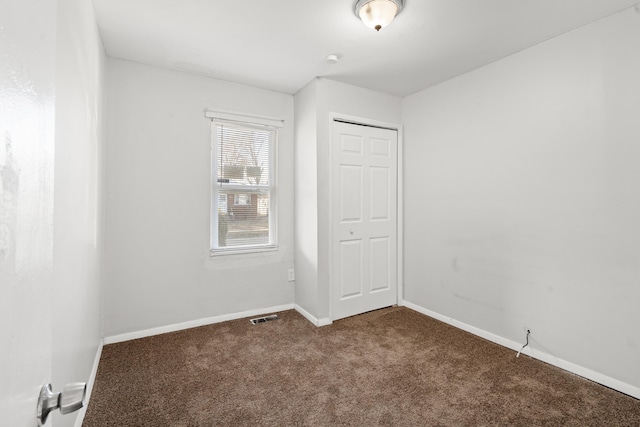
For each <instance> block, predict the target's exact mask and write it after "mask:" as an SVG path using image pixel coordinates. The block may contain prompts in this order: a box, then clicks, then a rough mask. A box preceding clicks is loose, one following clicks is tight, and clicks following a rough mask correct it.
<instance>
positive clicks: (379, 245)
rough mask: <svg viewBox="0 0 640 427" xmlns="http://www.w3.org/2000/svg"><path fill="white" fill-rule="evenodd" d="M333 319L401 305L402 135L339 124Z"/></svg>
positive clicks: (336, 128) (334, 186)
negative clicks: (399, 216)
mask: <svg viewBox="0 0 640 427" xmlns="http://www.w3.org/2000/svg"><path fill="white" fill-rule="evenodd" d="M332 129H333V131H332V144H333V147H332V148H333V150H332V151H333V164H332V168H333V170H332V174H331V175H332V181H333V182H332V190H333V191H332V236H331V239H332V240H331V244H332V271H331V276H332V277H331V280H332V295H333V296H332V300H333V301H332V318H333V320H336V319H341V318H343V317H348V316H353V315H355V314H359V313H364V312H367V311H371V310H376V309H378V308H383V307H388V306H391V305H393V304H396V303H397V301H398V296H397V268H398V266H397V240H398V239H397V229H398V228H397V187H398V185H397V182H398V164H397V163H398V134H397V131H395V130H389V129H381V128H376V127H369V126H362V125H354V124H350V123H342V122H333V127H332Z"/></svg>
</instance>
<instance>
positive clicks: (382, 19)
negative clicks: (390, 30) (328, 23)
mask: <svg viewBox="0 0 640 427" xmlns="http://www.w3.org/2000/svg"><path fill="white" fill-rule="evenodd" d="M402 6H404V1H402V0H358V1H357V2H356V4H355V6H354V9H355V13H356V15H358V16H359V17H360V19H362V22H364V24H365V25H366V26H367V27H369V28H373V29H374V30H376V31H380V29H381V28H384V27H386V26H387V25H389V24H390V23H391V21H393V18H395V16H396V15H397V14H398V13H399V12H400V10H401V9H402Z"/></svg>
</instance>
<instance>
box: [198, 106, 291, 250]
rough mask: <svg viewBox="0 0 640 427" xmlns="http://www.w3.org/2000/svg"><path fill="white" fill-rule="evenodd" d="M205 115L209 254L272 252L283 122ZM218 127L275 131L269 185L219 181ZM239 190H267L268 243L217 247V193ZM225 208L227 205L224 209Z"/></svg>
mask: <svg viewBox="0 0 640 427" xmlns="http://www.w3.org/2000/svg"><path fill="white" fill-rule="evenodd" d="M205 116H206V117H207V118H210V119H211V174H210V175H211V213H210V215H209V221H210V230H211V234H210V246H209V248H210V255H211V256H218V255H229V254H243V253H254V252H266V251H273V250H276V249H277V248H278V232H277V206H278V203H277V199H278V195H277V188H278V184H277V168H278V155H277V153H278V130H279V128H282V127H283V126H284V121H283V120H281V119H278V118H273V117H266V116H248V115H244V114H239V113H229V112H220V111H213V110H205ZM217 125H227V126H238V127H242V128H247V129H257V130H270V131H273V132H274V138H273V139H274V140H273V144H271V145H270V147H269V150H270V151H269V185H268V187H266V189H265V187H264V186H248V185H234V184H229V183H224V184H222V185H221V183H219V182H218V178H220V177H219V176H218V156H217V152H218V139H219V138H218V135H217V134H216V132H217V129H219V128H218V127H217ZM221 189H224V190H227V191H229V190H231V191H233V190H238V191H247V192H251V191H258V192H260V191H266V192H268V193H269V242H268V243H265V244H259V245H250V246H236V247H233V246H232V247H225V248H220V247H218V204H219V197H218V196H219V194H220V190H221ZM227 209H228V206H227Z"/></svg>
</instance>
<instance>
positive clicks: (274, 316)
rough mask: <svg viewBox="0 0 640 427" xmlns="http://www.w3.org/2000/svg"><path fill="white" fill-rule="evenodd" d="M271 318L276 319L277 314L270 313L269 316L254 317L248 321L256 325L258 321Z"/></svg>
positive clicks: (268, 320)
mask: <svg viewBox="0 0 640 427" xmlns="http://www.w3.org/2000/svg"><path fill="white" fill-rule="evenodd" d="M272 320H278V315H277V314H272V315H271V316H264V317H256V318H255V319H251V320H249V322H251V324H252V325H257V324H258V323H264V322H270V321H272Z"/></svg>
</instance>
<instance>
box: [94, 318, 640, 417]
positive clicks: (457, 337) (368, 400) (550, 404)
mask: <svg viewBox="0 0 640 427" xmlns="http://www.w3.org/2000/svg"><path fill="white" fill-rule="evenodd" d="M279 315H280V317H281V318H280V320H276V321H273V322H268V323H262V324H258V325H255V326H253V325H251V324H250V323H249V321H248V320H247V319H242V320H235V321H230V322H225V323H219V324H215V325H210V326H203V327H200V328H194V329H190V330H186V331H181V332H174V333H169V334H164V335H159V336H154V337H149V338H144V339H139V340H134V341H129V342H124V343H119V344H112V345H107V346H105V347H104V350H103V352H102V358H101V360H100V365H99V368H98V375H97V378H96V382H95V386H94V389H93V394H92V396H91V401H90V404H89V407H88V410H87V414H86V417H85V420H84V424H83V426H84V427H95V426H100V427H102V426H118V427H122V426H172V427H173V426H175V427H178V426H341V425H342V426H541V425H548V426H556V425H558V426H640V400H637V399H634V398H632V397H629V396H626V395H624V394H621V393H618V392H616V391H613V390H611V389H608V388H606V387H602V386H600V385H598V384H595V383H593V382H590V381H587V380H585V379H583V378H580V377H578V376H575V375H573V374H570V373H568V372H565V371H562V370H560V369H557V368H555V367H553V366H550V365H547V364H545V363H542V362H540V361H537V360H534V359H532V358H530V357H527V356H520V358H516V357H515V353H514V352H513V351H511V350H509V349H506V348H504V347H501V346H498V345H496V344H493V343H491V342H489V341H485V340H483V339H481V338H478V337H475V336H473V335H471V334H468V333H466V332H463V331H461V330H458V329H456V328H453V327H451V326H448V325H446V324H444V323H441V322H439V321H437V320H434V319H431V318H429V317H427V316H424V315H422V314H419V313H416V312H414V311H411V310H409V309H406V308H389V309H384V310H379V311H375V312H371V313H366V314H363V315H360V316H355V317H352V318H348V319H343V320H340V321H337V322H335V323H334V324H333V325H331V326H326V327H322V328H316V327H315V326H313V325H312V324H311V323H309V322H308V321H307V320H306V319H304V318H303V317H302V316H300V315H299V314H298V313H296V312H295V311H287V312H283V313H279Z"/></svg>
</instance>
